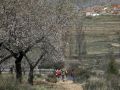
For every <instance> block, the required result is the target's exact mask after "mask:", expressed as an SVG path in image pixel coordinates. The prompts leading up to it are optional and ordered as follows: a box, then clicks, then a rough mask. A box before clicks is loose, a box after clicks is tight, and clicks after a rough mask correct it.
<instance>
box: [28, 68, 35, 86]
mask: <svg viewBox="0 0 120 90" xmlns="http://www.w3.org/2000/svg"><path fill="white" fill-rule="evenodd" d="M33 71H34V68H33V67H32V66H30V71H29V77H28V83H29V84H30V85H33V79H34V76H33Z"/></svg>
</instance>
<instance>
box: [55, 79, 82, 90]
mask: <svg viewBox="0 0 120 90" xmlns="http://www.w3.org/2000/svg"><path fill="white" fill-rule="evenodd" d="M57 85H60V86H62V87H64V88H65V90H83V89H82V86H81V85H80V84H76V83H73V82H72V81H70V80H67V81H65V82H62V81H60V82H58V83H57Z"/></svg>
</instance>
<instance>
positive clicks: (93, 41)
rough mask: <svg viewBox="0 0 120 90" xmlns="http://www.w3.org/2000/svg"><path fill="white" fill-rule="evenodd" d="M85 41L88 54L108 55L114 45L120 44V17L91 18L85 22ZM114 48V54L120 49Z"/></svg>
mask: <svg viewBox="0 0 120 90" xmlns="http://www.w3.org/2000/svg"><path fill="white" fill-rule="evenodd" d="M84 29H85V39H86V42H87V45H86V46H87V52H88V54H100V53H107V52H108V51H109V49H110V45H111V44H112V43H118V42H119V41H118V39H117V38H118V37H119V36H118V35H117V33H118V32H120V16H98V17H89V18H86V20H85V21H84ZM111 48H113V50H114V52H118V51H119V49H118V48H116V47H111Z"/></svg>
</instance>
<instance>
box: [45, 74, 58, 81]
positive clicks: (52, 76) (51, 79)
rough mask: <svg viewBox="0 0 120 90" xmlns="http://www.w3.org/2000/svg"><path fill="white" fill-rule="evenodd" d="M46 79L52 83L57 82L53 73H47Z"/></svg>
mask: <svg viewBox="0 0 120 90" xmlns="http://www.w3.org/2000/svg"><path fill="white" fill-rule="evenodd" d="M46 81H48V82H52V83H56V82H57V78H56V76H55V75H54V74H49V75H48V77H47V79H46Z"/></svg>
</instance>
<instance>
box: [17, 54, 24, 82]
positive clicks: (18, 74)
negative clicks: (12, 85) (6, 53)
mask: <svg viewBox="0 0 120 90" xmlns="http://www.w3.org/2000/svg"><path fill="white" fill-rule="evenodd" d="M22 58H23V55H22V53H20V55H19V57H18V58H16V61H15V67H16V79H17V81H18V82H20V83H21V82H22V67H21V61H22Z"/></svg>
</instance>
